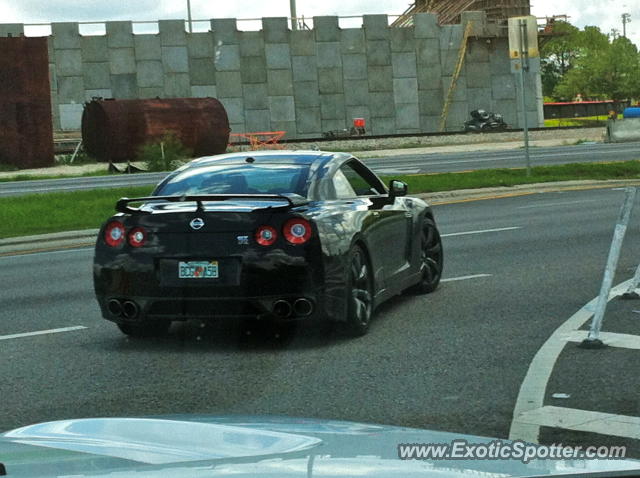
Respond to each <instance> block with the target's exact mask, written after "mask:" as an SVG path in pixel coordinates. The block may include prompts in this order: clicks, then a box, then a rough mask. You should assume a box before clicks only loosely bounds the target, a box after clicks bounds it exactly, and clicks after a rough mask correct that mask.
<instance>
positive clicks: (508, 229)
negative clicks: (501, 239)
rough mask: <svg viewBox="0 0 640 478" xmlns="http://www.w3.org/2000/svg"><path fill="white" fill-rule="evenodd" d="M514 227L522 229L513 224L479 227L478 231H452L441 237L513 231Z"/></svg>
mask: <svg viewBox="0 0 640 478" xmlns="http://www.w3.org/2000/svg"><path fill="white" fill-rule="evenodd" d="M516 229H522V227H520V226H514V227H500V228H498V229H481V230H478V231H463V232H452V233H449V234H442V235H441V237H453V236H467V235H469V234H484V233H486V232H501V231H515V230H516Z"/></svg>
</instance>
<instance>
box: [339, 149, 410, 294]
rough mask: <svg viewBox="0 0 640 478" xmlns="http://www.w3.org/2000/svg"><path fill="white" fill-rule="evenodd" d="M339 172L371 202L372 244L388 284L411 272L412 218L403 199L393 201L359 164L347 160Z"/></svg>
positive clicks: (363, 197)
mask: <svg viewBox="0 0 640 478" xmlns="http://www.w3.org/2000/svg"><path fill="white" fill-rule="evenodd" d="M339 171H340V172H341V173H342V174H343V175H344V177H345V179H346V180H347V181H348V183H349V185H350V186H351V189H352V190H353V191H354V193H355V196H356V197H358V198H361V199H366V200H368V204H369V211H370V212H371V215H372V217H373V219H374V220H373V221H372V222H371V226H370V227H369V230H368V234H369V238H370V243H371V245H372V247H374V248H375V251H374V252H372V253H375V254H376V255H378V256H379V261H380V264H381V265H382V267H383V275H384V279H385V282H388V281H389V280H391V279H393V278H394V277H397V276H398V275H399V274H402V273H403V272H404V271H405V270H408V267H409V251H410V248H409V237H410V234H409V228H410V227H411V216H410V215H409V214H408V212H407V210H406V208H405V207H404V204H403V202H402V199H398V198H396V199H395V200H393V201H391V202H390V200H389V197H388V195H387V194H386V191H385V188H384V185H383V184H382V183H381V182H380V180H379V179H378V178H377V177H376V176H375V175H374V174H373V173H371V171H370V170H369V169H368V168H367V167H365V166H364V165H363V164H362V163H360V162H359V161H357V160H355V159H352V160H350V161H347V162H346V163H345V164H343V165H342V167H341V168H340V170H339ZM387 287H388V286H387Z"/></svg>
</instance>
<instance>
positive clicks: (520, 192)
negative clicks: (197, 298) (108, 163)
mask: <svg viewBox="0 0 640 478" xmlns="http://www.w3.org/2000/svg"><path fill="white" fill-rule="evenodd" d="M628 186H640V179H622V180H605V181H561V182H553V183H535V184H521V185H518V186H512V187H494V188H483V189H459V190H456V191H443V192H436V193H425V194H417V195H416V196H418V197H420V198H422V199H424V200H426V201H427V202H429V203H430V204H432V205H439V204H453V203H457V202H466V201H481V200H484V199H498V198H507V197H515V196H526V195H529V194H542V193H548V192H561V191H579V190H585V189H605V188H612V187H628ZM98 232H99V229H85V230H82V231H67V232H56V233H53V234H41V235H36V236H24V237H12V238H8V239H0V256H11V255H19V254H31V253H34V252H48V251H55V250H64V249H71V248H76V247H88V246H93V245H94V244H95V241H96V237H97V235H98Z"/></svg>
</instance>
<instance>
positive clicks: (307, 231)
mask: <svg viewBox="0 0 640 478" xmlns="http://www.w3.org/2000/svg"><path fill="white" fill-rule="evenodd" d="M282 233H283V234H284V238H285V239H286V240H287V242H289V243H290V244H295V245H298V244H304V243H305V242H307V241H308V240H309V239H310V238H311V224H309V221H307V220H306V219H302V218H300V217H296V218H294V219H289V220H288V221H287V222H286V223H285V225H284V228H283V230H282Z"/></svg>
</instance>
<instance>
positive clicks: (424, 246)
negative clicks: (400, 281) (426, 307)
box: [409, 217, 444, 294]
mask: <svg viewBox="0 0 640 478" xmlns="http://www.w3.org/2000/svg"><path fill="white" fill-rule="evenodd" d="M443 264H444V254H443V250H442V239H441V238H440V233H439V232H438V228H437V227H436V223H435V222H434V221H433V219H430V218H428V217H427V218H425V219H424V222H423V225H422V232H421V234H420V268H421V269H422V279H420V282H418V283H417V284H416V285H415V286H413V287H412V288H411V289H409V291H410V292H413V293H415V294H428V293H429V292H433V291H434V290H436V289H437V287H438V284H440V279H441V278H442V267H443Z"/></svg>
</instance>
